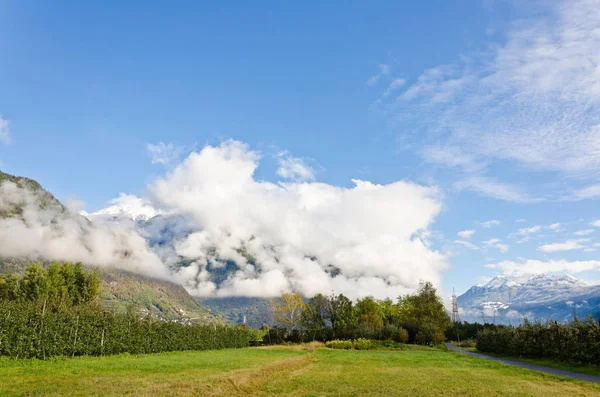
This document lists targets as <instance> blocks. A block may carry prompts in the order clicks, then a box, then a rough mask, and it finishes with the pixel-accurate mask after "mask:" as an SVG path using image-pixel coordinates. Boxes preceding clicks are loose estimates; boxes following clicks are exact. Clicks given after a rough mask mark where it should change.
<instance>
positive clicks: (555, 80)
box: [381, 0, 600, 203]
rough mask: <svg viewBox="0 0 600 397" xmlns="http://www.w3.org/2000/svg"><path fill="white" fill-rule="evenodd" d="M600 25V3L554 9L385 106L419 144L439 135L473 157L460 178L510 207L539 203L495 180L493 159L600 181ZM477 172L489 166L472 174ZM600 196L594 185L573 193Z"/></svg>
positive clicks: (434, 71) (427, 75)
mask: <svg viewBox="0 0 600 397" xmlns="http://www.w3.org/2000/svg"><path fill="white" fill-rule="evenodd" d="M538 15H542V14H538ZM599 21H600V2H599V1H598V0H565V1H561V2H553V3H552V8H551V9H550V10H549V12H547V13H545V16H543V17H539V16H538V17H536V18H535V19H527V20H519V21H515V22H514V23H513V24H512V25H511V28H510V29H509V31H508V32H507V34H506V36H505V37H506V38H505V40H504V41H503V42H502V43H499V44H491V45H490V46H489V48H488V49H487V50H484V51H480V52H478V53H472V54H466V55H465V56H462V57H461V58H460V59H459V60H457V61H456V62H451V63H446V64H443V65H438V66H434V67H431V68H429V69H427V70H426V71H424V72H423V73H422V74H421V75H420V76H419V77H417V78H416V80H413V81H412V82H410V83H408V84H407V85H406V88H405V89H404V91H403V92H401V93H400V94H399V96H398V97H397V98H395V100H394V101H387V102H384V103H382V104H381V106H382V107H384V108H385V112H386V114H392V115H394V116H393V117H394V118H395V119H396V121H398V122H399V123H401V124H402V126H403V131H406V130H407V128H406V126H410V127H411V130H412V131H414V135H412V137H413V138H414V139H415V140H418V141H419V142H420V143H423V142H424V143H425V145H429V144H430V143H429V142H431V141H432V140H433V138H434V139H435V146H434V149H435V148H438V147H443V148H444V149H445V150H450V151H454V152H460V153H461V156H460V158H461V159H465V158H468V159H469V164H468V168H464V169H463V177H457V185H458V186H459V187H461V188H463V189H470V190H474V191H476V192H478V193H480V194H485V195H488V196H491V197H494V198H497V199H501V200H507V201H515V202H521V203H528V202H536V201H538V200H539V198H537V197H532V196H531V195H530V194H528V193H527V192H526V191H524V190H523V189H521V188H519V187H518V186H513V185H511V184H507V183H506V182H505V181H503V180H501V179H500V178H499V177H498V176H497V175H494V174H493V172H492V171H493V170H494V168H492V167H489V165H490V164H493V163H495V162H503V164H510V163H513V164H516V165H518V166H520V168H519V170H520V171H521V172H522V171H523V170H530V171H552V172H558V173H561V174H562V175H563V176H566V177H570V178H586V179H595V178H598V177H600V112H598V111H597V109H598V107H599V106H600V68H599V67H598V65H600V51H598V48H600V35H598V29H599V28H600V22H599ZM413 127H414V128H413ZM423 131H425V135H424V134H423ZM406 135H407V134H405V136H406ZM408 136H410V135H408ZM423 136H425V138H423ZM407 139H410V138H407ZM423 153H424V158H425V159H426V160H427V161H430V160H432V159H433V160H434V162H440V161H446V162H447V164H448V165H450V166H453V167H456V166H457V164H456V162H457V159H455V158H451V157H450V156H448V157H446V158H445V159H444V158H443V157H442V156H431V153H430V151H429V150H427V149H426V150H424V151H423ZM473 165H475V168H477V167H480V168H481V167H483V168H481V169H479V170H478V171H473V170H472V168H473ZM461 167H462V166H461ZM502 184H504V185H506V186H502ZM506 187H508V189H506ZM538 191H539V189H538ZM598 192H599V188H598V186H597V185H596V186H591V187H588V188H585V189H582V190H581V191H580V192H576V196H577V197H579V198H591V197H596V196H597V195H598ZM559 195H560V194H559ZM554 196H556V194H554Z"/></svg>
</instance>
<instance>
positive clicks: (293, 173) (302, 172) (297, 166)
mask: <svg viewBox="0 0 600 397" xmlns="http://www.w3.org/2000/svg"><path fill="white" fill-rule="evenodd" d="M277 162H278V163H279V168H278V169H277V175H279V176H280V177H282V178H285V179H290V180H292V181H296V182H304V181H313V180H314V179H315V172H314V170H313V169H312V167H310V166H309V165H308V164H306V162H305V161H304V160H303V159H301V158H298V157H293V156H291V155H290V154H289V153H288V152H287V151H283V152H279V153H278V154H277Z"/></svg>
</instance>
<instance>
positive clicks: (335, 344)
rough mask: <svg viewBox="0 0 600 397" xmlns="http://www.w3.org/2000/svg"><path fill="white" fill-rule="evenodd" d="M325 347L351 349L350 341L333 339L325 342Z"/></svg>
mask: <svg viewBox="0 0 600 397" xmlns="http://www.w3.org/2000/svg"><path fill="white" fill-rule="evenodd" d="M325 347H329V348H330V349H341V350H350V349H352V341H350V340H339V339H334V340H330V341H328V342H325Z"/></svg>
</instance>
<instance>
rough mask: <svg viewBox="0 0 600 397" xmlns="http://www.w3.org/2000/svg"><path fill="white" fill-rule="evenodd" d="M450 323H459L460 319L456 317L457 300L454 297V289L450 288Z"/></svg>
mask: <svg viewBox="0 0 600 397" xmlns="http://www.w3.org/2000/svg"><path fill="white" fill-rule="evenodd" d="M452 322H453V323H458V322H460V317H459V316H458V298H457V297H456V292H454V288H452Z"/></svg>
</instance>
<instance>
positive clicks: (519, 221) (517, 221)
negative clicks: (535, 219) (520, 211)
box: [515, 218, 527, 223]
mask: <svg viewBox="0 0 600 397" xmlns="http://www.w3.org/2000/svg"><path fill="white" fill-rule="evenodd" d="M526 220H527V219H523V218H520V219H517V220H516V221H515V223H522V222H525V221H526Z"/></svg>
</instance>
